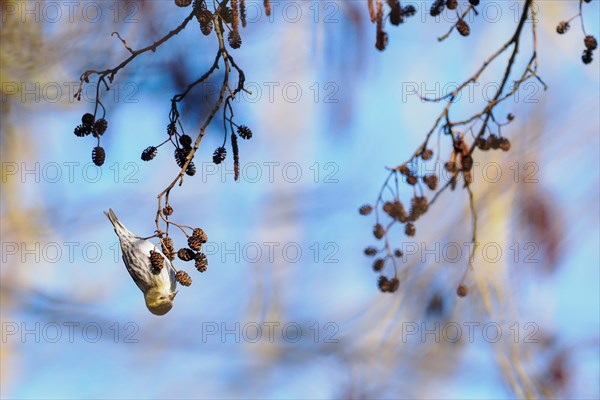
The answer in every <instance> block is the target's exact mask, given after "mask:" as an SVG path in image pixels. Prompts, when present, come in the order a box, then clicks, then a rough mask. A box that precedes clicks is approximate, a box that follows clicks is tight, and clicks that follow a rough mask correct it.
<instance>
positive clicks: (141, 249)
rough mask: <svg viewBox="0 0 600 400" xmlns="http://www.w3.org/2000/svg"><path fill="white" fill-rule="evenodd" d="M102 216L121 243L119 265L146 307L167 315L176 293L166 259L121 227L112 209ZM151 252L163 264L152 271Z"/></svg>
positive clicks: (156, 312) (154, 248)
mask: <svg viewBox="0 0 600 400" xmlns="http://www.w3.org/2000/svg"><path fill="white" fill-rule="evenodd" d="M104 214H105V215H106V216H107V217H108V219H109V220H110V222H111V223H112V224H113V226H114V227H115V232H116V233H117V236H118V237H119V240H120V242H121V250H122V252H123V262H124V263H125V267H127V271H129V275H131V277H132V278H133V281H134V282H135V284H136V285H137V286H138V287H139V288H140V290H141V291H142V292H143V293H144V300H145V301H146V307H148V310H150V312H151V313H152V314H155V315H164V314H166V313H168V312H169V310H171V308H172V307H173V299H174V298H175V295H176V294H177V292H176V291H175V288H176V286H177V281H176V280H175V272H174V271H173V268H170V267H169V265H170V262H169V260H168V259H167V258H166V257H165V256H164V255H163V254H162V253H160V252H159V251H158V249H157V248H156V246H154V245H153V244H152V243H150V242H149V241H147V240H144V239H142V238H141V237H139V236H136V235H134V234H133V233H131V232H130V231H129V230H128V229H127V228H125V225H123V224H122V223H121V221H119V219H118V218H117V216H116V214H115V212H114V211H113V210H112V209H109V210H108V212H104ZM151 250H154V251H155V252H158V253H159V254H160V255H161V256H162V257H163V258H164V261H165V263H166V265H165V267H164V268H162V269H160V271H155V270H154V268H153V267H152V264H151V262H150V251H151Z"/></svg>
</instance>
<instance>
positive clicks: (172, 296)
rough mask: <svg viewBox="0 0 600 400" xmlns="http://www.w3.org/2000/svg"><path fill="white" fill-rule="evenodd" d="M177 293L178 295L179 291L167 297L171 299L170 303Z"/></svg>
mask: <svg viewBox="0 0 600 400" xmlns="http://www.w3.org/2000/svg"><path fill="white" fill-rule="evenodd" d="M177 293H179V290H178V291H176V292H172V293H171V294H170V295H169V297H170V298H171V301H172V300H173V299H174V298H175V296H177Z"/></svg>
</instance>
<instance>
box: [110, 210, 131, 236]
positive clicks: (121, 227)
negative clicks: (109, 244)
mask: <svg viewBox="0 0 600 400" xmlns="http://www.w3.org/2000/svg"><path fill="white" fill-rule="evenodd" d="M104 215H106V216H107V217H108V219H109V221H110V222H111V224H113V226H114V227H115V232H117V235H119V236H121V235H124V234H130V235H131V232H129V230H128V229H127V228H125V225H123V224H122V223H121V221H119V218H117V214H115V212H114V211H113V209H112V208H109V209H108V212H106V211H104Z"/></svg>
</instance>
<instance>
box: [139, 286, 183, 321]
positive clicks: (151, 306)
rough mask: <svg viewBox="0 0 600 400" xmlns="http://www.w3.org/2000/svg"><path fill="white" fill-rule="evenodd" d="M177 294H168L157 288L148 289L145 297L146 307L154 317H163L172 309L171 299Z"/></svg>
mask: <svg viewBox="0 0 600 400" xmlns="http://www.w3.org/2000/svg"><path fill="white" fill-rule="evenodd" d="M176 295H177V292H168V291H164V290H160V289H158V288H153V289H150V290H149V291H148V292H147V293H146V294H145V295H144V299H145V300H146V307H148V310H150V312H151V313H152V314H154V315H165V314H166V313H168V312H169V311H170V310H171V308H173V299H175V296H176Z"/></svg>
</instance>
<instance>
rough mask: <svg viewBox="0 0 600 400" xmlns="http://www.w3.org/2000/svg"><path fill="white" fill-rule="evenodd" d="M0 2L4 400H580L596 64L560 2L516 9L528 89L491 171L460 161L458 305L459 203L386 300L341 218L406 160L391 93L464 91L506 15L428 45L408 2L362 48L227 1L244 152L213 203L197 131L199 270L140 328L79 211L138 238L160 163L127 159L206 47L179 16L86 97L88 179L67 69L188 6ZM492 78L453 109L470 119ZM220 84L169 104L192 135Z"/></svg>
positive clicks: (95, 226) (357, 227)
mask: <svg viewBox="0 0 600 400" xmlns="http://www.w3.org/2000/svg"><path fill="white" fill-rule="evenodd" d="M464 3H465V4H466V2H464ZM0 4H1V7H2V28H1V29H2V32H1V70H0V71H1V81H2V116H1V117H2V118H1V121H2V122H1V136H0V140H1V141H0V143H1V149H0V155H1V158H2V160H1V162H2V183H1V188H2V191H1V231H0V233H1V236H2V238H1V241H2V249H1V253H2V267H1V271H0V278H1V286H0V288H1V292H0V311H1V323H2V332H1V333H2V338H1V340H2V341H1V353H0V361H1V368H0V378H1V385H0V386H1V393H0V394H1V397H2V398H32V399H33V398H35V399H39V398H136V399H138V398H165V397H169V398H277V399H280V398H433V397H435V398H514V397H558V398H598V397H599V396H600V388H599V383H598V382H599V380H598V376H599V375H600V369H599V364H600V361H599V359H600V357H599V347H598V345H599V335H600V323H599V315H600V310H599V308H600V306H599V304H600V301H599V300H600V299H599V281H600V277H599V269H598V265H599V246H598V243H599V240H600V238H599V228H598V227H599V223H598V221H599V207H598V199H599V186H598V182H599V176H598V174H599V165H598V160H599V157H598V156H599V154H598V153H599V145H600V144H599V135H598V127H599V126H600V115H599V111H598V110H599V109H600V104H599V97H600V96H599V90H598V84H599V69H598V65H599V64H598V60H594V61H593V63H592V64H590V65H583V64H582V62H581V59H580V58H581V52H582V50H583V34H582V33H581V31H580V27H579V22H578V21H577V20H575V21H573V22H572V28H571V31H569V32H568V33H567V34H565V35H562V36H559V35H557V34H556V25H557V23H558V22H559V21H561V20H566V19H568V18H570V17H571V16H573V15H575V14H577V12H578V2H575V1H552V2H539V3H536V4H537V9H538V12H539V13H538V23H539V26H538V50H539V55H538V57H539V62H540V69H539V73H540V76H541V77H542V78H543V79H544V81H545V82H546V83H547V84H548V90H546V91H544V90H543V87H542V86H541V85H540V84H539V83H538V82H537V81H529V82H528V84H527V85H525V86H523V87H522V88H521V89H520V90H519V91H518V92H517V93H516V94H515V95H514V96H513V98H511V99H509V100H507V101H506V102H505V103H503V104H502V105H501V106H500V107H501V109H500V110H501V111H503V112H504V111H505V112H506V114H508V113H512V114H514V115H515V121H514V122H512V123H511V124H510V125H508V126H506V127H504V128H503V130H502V133H503V134H504V135H505V136H507V137H509V138H510V140H511V142H512V148H511V150H510V151H509V152H487V153H481V152H478V153H476V154H477V157H476V161H477V162H479V163H481V166H480V167H479V170H478V169H477V166H476V169H475V175H474V186H473V190H474V194H475V197H476V199H477V206H478V212H479V228H478V237H479V241H480V242H481V243H482V244H483V246H482V247H481V249H484V248H485V249H487V250H489V253H487V252H486V253H482V252H478V253H477V256H476V259H475V263H474V270H473V272H472V273H471V274H470V275H471V276H470V278H469V280H468V285H469V288H470V295H469V296H468V297H466V298H461V299H459V298H457V297H456V294H455V291H456V286H457V284H458V282H459V281H460V279H461V277H462V274H463V271H464V269H465V266H466V265H467V262H468V247H466V246H465V245H464V243H467V242H469V241H470V240H471V232H470V212H469V207H468V205H469V202H468V196H467V193H466V191H464V190H461V189H459V188H457V190H455V191H453V192H450V191H448V192H444V194H442V196H441V197H440V198H439V199H438V200H437V202H436V204H435V206H433V207H432V208H431V210H430V211H429V212H428V213H427V215H425V216H424V217H423V219H421V220H419V222H418V224H417V235H416V236H415V237H414V238H411V241H410V243H411V245H414V246H415V247H412V248H411V249H414V248H416V249H417V250H416V251H415V252H414V254H413V255H410V256H407V257H406V259H405V262H404V263H403V264H402V277H403V281H402V283H401V286H400V290H399V291H398V292H396V293H394V294H387V293H385V294H384V293H380V292H379V291H378V289H377V276H376V274H375V273H374V272H373V271H372V267H371V263H372V260H371V259H369V258H367V257H366V256H364V254H363V249H364V248H365V247H366V246H368V245H373V244H376V243H375V239H374V238H373V237H372V234H371V230H372V225H373V224H374V218H373V217H363V216H360V215H359V214H358V212H357V209H358V207H359V206H361V205H362V204H365V203H373V202H374V201H375V200H376V198H377V195H378V193H379V190H380V189H381V185H382V183H383V181H384V180H385V178H386V176H387V174H388V172H387V171H386V170H385V167H386V166H388V167H394V166H396V165H399V164H400V163H402V162H404V161H405V160H407V159H408V158H410V156H411V155H412V154H413V153H414V151H415V150H416V148H417V147H418V146H419V145H420V143H421V142H422V141H423V139H424V135H425V134H426V132H427V131H429V129H430V128H431V126H432V125H433V122H434V120H435V118H437V116H438V115H439V113H440V112H441V110H442V108H443V104H436V103H424V102H421V101H420V100H419V98H418V97H417V96H415V95H414V94H412V91H411V90H409V89H411V88H413V89H414V88H415V87H417V88H418V89H419V90H420V91H422V92H426V93H433V95H442V94H444V93H445V92H446V91H447V89H448V88H451V87H456V85H457V84H459V83H460V82H462V81H463V80H465V79H466V78H468V77H469V76H471V74H472V73H473V72H474V71H475V70H476V69H477V68H478V67H479V66H480V65H481V63H482V62H483V60H484V59H486V58H487V57H488V56H489V55H490V54H491V53H492V52H493V51H495V49H497V48H498V47H499V46H501V44H502V43H503V42H504V41H506V40H507V38H509V37H510V35H511V34H512V32H513V31H514V29H515V25H516V22H517V21H518V17H519V14H518V13H519V12H520V10H521V7H522V2H521V1H514V2H505V1H503V2H491V1H490V2H487V1H484V2H482V4H481V5H480V6H479V9H480V15H479V16H478V17H476V18H473V20H472V22H471V21H469V22H470V25H471V35H470V36H469V37H466V38H465V37H461V36H459V35H456V32H455V33H454V34H453V35H451V36H450V37H449V38H448V39H447V40H446V41H444V42H441V43H440V42H438V41H437V37H439V36H441V35H443V34H444V33H445V32H446V31H447V30H448V29H449V28H450V26H451V25H452V24H453V22H454V21H455V19H453V17H452V15H450V14H447V15H446V14H443V15H442V16H441V17H440V19H439V20H437V21H436V20H434V19H432V18H431V17H429V14H428V10H429V6H430V4H429V2H422V3H413V4H414V5H415V7H416V8H417V15H416V16H415V17H413V18H412V19H410V20H408V21H407V23H406V24H403V25H401V26H399V27H392V26H390V27H388V28H386V30H387V31H388V34H389V45H388V48H387V49H386V51H384V52H379V51H377V50H376V49H375V48H374V43H375V26H374V25H372V24H371V23H370V21H369V17H368V10H367V5H366V2H365V1H344V2H341V1H289V2H288V1H285V2H272V7H273V8H272V15H271V16H270V17H267V16H266V15H265V13H264V9H263V8H262V2H248V5H247V7H248V21H249V22H248V26H247V27H246V28H245V29H243V30H242V31H241V33H242V39H243V45H242V47H241V48H240V49H238V50H233V51H232V54H233V55H234V57H235V59H236V62H237V64H238V65H240V67H241V68H242V69H243V70H244V71H245V74H246V87H247V88H248V89H249V90H251V91H252V95H250V94H246V93H242V94H241V95H240V96H239V101H236V102H234V111H235V116H236V117H235V120H236V121H237V123H238V124H245V125H248V126H250V127H251V128H252V130H253V132H254V137H253V138H252V139H251V140H249V141H241V142H240V158H241V179H240V181H239V182H234V181H233V174H232V168H233V167H232V164H231V162H230V160H231V158H228V160H227V162H225V163H224V164H222V165H221V166H215V165H214V164H213V163H212V161H211V157H212V152H213V151H214V149H215V148H216V147H217V146H220V144H221V142H222V140H223V139H222V129H221V127H222V120H216V121H215V122H214V123H213V125H212V126H211V128H209V130H208V131H207V137H206V138H205V139H204V140H203V141H202V144H201V146H200V150H199V151H198V153H197V155H196V159H195V162H196V165H197V168H198V173H197V174H196V175H195V176H194V177H186V179H185V182H184V185H183V186H182V187H177V188H176V190H174V191H173V193H172V194H171V205H172V206H173V208H174V209H175V214H174V217H177V220H180V221H182V222H184V223H189V224H192V225H194V226H200V227H202V228H203V229H204V230H205V231H206V232H207V234H208V237H209V243H207V244H206V245H205V248H204V249H205V252H206V253H207V255H208V260H209V266H208V271H207V272H206V273H204V274H200V273H198V272H196V271H194V268H193V267H191V268H190V267H189V266H188V265H185V264H184V263H183V262H181V261H179V263H178V265H179V267H180V268H183V269H186V270H188V271H189V273H190V275H191V277H192V279H193V284H192V286H191V287H189V288H185V287H184V288H181V289H180V292H179V294H178V296H177V299H176V302H175V307H174V308H173V310H172V311H171V312H170V313H169V314H167V315H165V316H163V317H156V316H154V315H151V314H150V313H149V312H148V311H147V309H146V307H145V305H144V302H143V296H142V294H141V292H140V291H139V290H138V289H137V288H136V287H135V285H134V284H133V282H132V280H131V279H130V278H129V277H128V276H127V275H128V274H127V272H126V270H125V268H124V266H123V264H122V261H121V258H120V257H121V256H120V249H119V245H118V241H117V238H116V235H115V234H114V231H113V229H112V227H111V225H110V224H109V222H108V221H107V219H106V217H105V216H104V215H103V214H102V211H103V210H107V209H108V208H109V207H110V208H113V209H114V210H115V212H116V213H117V215H118V216H119V217H120V219H121V220H122V222H123V223H124V224H125V225H126V226H127V227H128V228H129V229H130V230H131V231H133V232H135V233H137V234H139V235H141V236H150V235H152V234H153V233H154V229H155V224H154V217H155V212H156V195H157V194H158V193H160V192H161V191H162V190H163V189H164V188H165V187H166V186H167V185H168V184H169V183H170V182H171V181H172V179H173V178H174V177H175V176H176V174H177V173H178V168H177V165H176V164H175V162H174V160H173V154H172V150H171V149H169V148H167V147H166V146H165V147H161V148H160V149H159V151H158V155H157V157H156V159H154V160H153V161H151V162H148V163H147V162H143V161H141V159H140V154H141V152H142V150H144V149H145V148H146V147H148V146H150V145H156V144H158V143H160V142H162V141H163V140H164V139H165V138H166V135H165V131H166V126H167V124H168V113H169V109H170V98H171V97H172V96H173V95H174V94H175V93H178V92H181V90H182V88H184V87H185V86H186V85H187V84H188V83H189V82H191V81H193V80H195V79H197V78H198V77H199V76H201V75H202V74H203V73H204V72H205V71H206V70H207V69H208V67H209V66H210V65H211V63H212V62H213V60H214V55H215V53H216V50H217V42H216V37H215V36H214V35H212V36H208V37H205V36H203V35H202V34H201V33H200V31H199V28H198V24H197V22H196V21H195V20H193V21H192V22H191V23H190V24H189V26H188V27H187V29H186V30H184V31H183V32H182V33H181V34H179V35H177V36H175V37H174V38H173V39H172V40H170V41H169V42H168V43H166V44H165V45H163V46H161V47H160V48H159V49H158V50H157V51H156V52H155V53H152V52H149V53H147V54H144V55H141V56H140V57H138V58H136V59H135V60H134V61H133V62H132V63H131V64H130V65H129V66H128V67H127V68H125V69H124V70H121V71H120V72H119V73H118V75H117V76H116V79H115V81H114V84H113V87H112V88H111V91H109V92H108V93H106V94H104V95H103V103H104V105H105V106H106V108H107V115H106V118H107V120H108V124H109V126H108V130H107V133H106V134H105V135H104V136H103V138H102V143H103V144H102V145H103V147H104V148H105V150H106V154H107V155H106V162H105V164H104V165H103V166H102V167H101V168H98V167H96V166H95V165H93V164H92V162H91V158H90V155H91V150H92V148H93V147H94V146H95V145H96V144H95V140H94V139H93V138H91V137H89V136H88V137H85V138H78V137H76V136H74V135H73V133H72V132H73V129H74V128H75V126H76V125H78V124H79V123H80V122H79V121H80V119H81V115H83V114H84V113H86V112H93V107H94V89H95V85H94V84H93V83H94V82H93V79H92V84H90V85H89V88H88V86H85V87H84V88H85V90H84V93H83V96H82V100H81V101H79V102H78V101H76V100H74V99H73V93H74V91H75V90H76V88H77V85H78V83H79V76H80V74H81V73H82V72H83V71H85V70H88V69H97V70H102V69H106V68H112V67H114V66H116V65H118V64H119V63H120V62H121V61H122V60H124V59H125V58H126V57H127V56H128V55H129V54H128V52H127V51H126V50H125V49H124V48H123V45H122V44H121V42H119V41H118V40H117V39H116V38H115V37H112V38H111V36H110V34H111V33H112V32H113V31H118V32H119V33H120V34H121V36H122V37H123V38H124V39H125V40H127V43H128V45H129V46H131V47H132V48H133V49H138V48H141V47H144V46H146V45H148V44H150V43H152V42H154V41H155V40H157V39H158V38H160V37H162V36H163V35H164V34H165V33H167V32H168V31H169V30H171V29H173V28H174V27H175V26H177V25H178V24H179V23H180V22H181V21H182V19H183V18H185V16H187V15H188V13H189V9H180V8H177V7H175V6H174V5H173V2H172V1H166V0H165V1H146V2H133V1H127V2H111V1H106V2H104V1H103V2H93V1H90V2H64V3H63V2H44V1H31V2H15V1H2V2H1V3H0ZM461 7H464V4H462V3H461ZM599 13H600V11H599V6H598V2H597V1H593V2H591V3H590V4H584V20H585V24H586V25H585V27H586V30H587V33H588V34H593V35H595V36H597V35H598V31H599V26H598V21H599V18H598V15H599ZM529 35H530V32H529V30H526V31H525V36H524V39H523V41H524V42H523V43H524V44H523V48H522V50H521V53H520V54H519V55H520V58H519V59H518V61H517V67H516V68H517V69H516V71H521V69H519V68H522V66H523V65H524V63H526V62H527V61H528V59H529V56H530V52H531V45H530V36H529ZM506 59H507V58H506V57H504V58H501V59H499V60H498V63H499V64H498V65H495V66H494V67H492V68H491V69H490V71H488V72H486V73H485V74H484V75H483V76H482V77H481V80H480V85H479V86H476V87H474V88H473V90H472V91H471V92H470V93H465V94H464V96H462V97H461V98H460V99H458V100H457V102H456V105H455V107H456V110H457V112H464V113H468V112H472V110H478V109H481V108H482V107H483V104H485V99H486V96H488V99H489V96H490V95H491V93H492V92H493V90H494V89H495V88H497V85H498V83H499V79H500V78H501V74H502V72H503V70H504V65H505V62H506ZM221 73H222V72H221V71H217V73H216V75H214V76H213V78H211V79H214V80H211V81H209V82H208V83H207V84H206V85H202V86H200V87H198V88H197V90H196V91H194V92H192V94H191V95H190V97H189V98H187V99H186V101H185V102H184V104H185V108H184V109H183V110H182V123H183V125H184V128H185V129H186V132H188V133H190V134H192V135H193V136H194V137H195V135H196V134H197V132H198V131H199V127H200V120H201V118H202V117H203V116H204V115H206V110H207V109H208V107H210V102H211V101H214V100H213V99H214V96H215V87H216V84H217V82H219V80H220V79H221V77H222V75H221ZM488 90H489V92H486V91H488ZM465 115H467V114H465ZM448 154H449V149H447V150H445V153H444V154H442V155H441V157H442V159H444V158H445V157H447V156H448ZM489 166H492V167H493V168H491V169H490V168H489ZM459 187H460V186H459ZM404 190H406V188H402V189H401V191H404ZM402 193H403V194H404V195H405V196H406V197H405V198H407V199H408V198H410V192H409V191H408V190H406V192H402ZM180 240H182V239H181V238H180ZM404 240H405V238H404V237H403V235H398V238H397V244H396V246H398V247H401V246H404V245H403V244H402V243H405V242H403V241H404ZM486 245H487V246H486ZM405 249H407V248H406V247H405ZM405 253H406V251H405Z"/></svg>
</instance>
